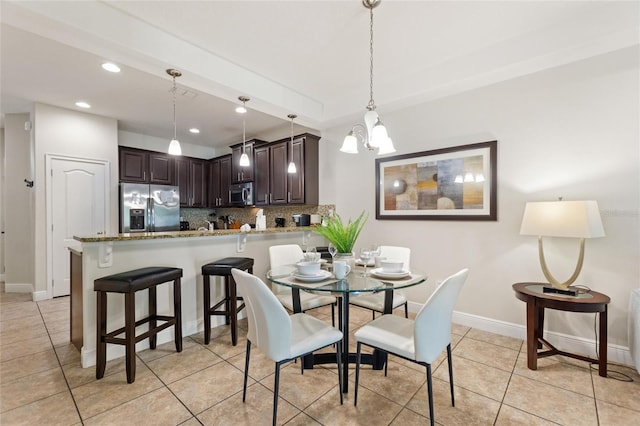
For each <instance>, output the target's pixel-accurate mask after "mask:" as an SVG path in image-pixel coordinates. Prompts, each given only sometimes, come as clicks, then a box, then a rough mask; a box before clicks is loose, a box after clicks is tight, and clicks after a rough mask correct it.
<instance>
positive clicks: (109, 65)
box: [102, 62, 120, 72]
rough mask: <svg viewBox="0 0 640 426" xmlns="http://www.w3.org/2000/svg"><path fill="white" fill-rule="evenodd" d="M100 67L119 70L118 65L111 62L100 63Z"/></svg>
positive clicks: (114, 70) (106, 69) (112, 70)
mask: <svg viewBox="0 0 640 426" xmlns="http://www.w3.org/2000/svg"><path fill="white" fill-rule="evenodd" d="M102 69H103V70H105V71H109V72H120V67H119V66H117V65H116V64H114V63H113V62H105V63H104V64H102Z"/></svg>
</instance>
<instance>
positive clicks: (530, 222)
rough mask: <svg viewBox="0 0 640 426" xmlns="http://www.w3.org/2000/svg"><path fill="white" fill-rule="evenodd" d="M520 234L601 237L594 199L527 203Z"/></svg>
mask: <svg viewBox="0 0 640 426" xmlns="http://www.w3.org/2000/svg"><path fill="white" fill-rule="evenodd" d="M520 234H521V235H537V236H547V237H572V238H597V237H604V236H605V233H604V228H603V227H602V220H601V219H600V210H599V209H598V203H597V202H596V201H592V200H591V201H541V202H530V203H527V205H526V206H525V209H524V215H523V217H522V225H521V227H520Z"/></svg>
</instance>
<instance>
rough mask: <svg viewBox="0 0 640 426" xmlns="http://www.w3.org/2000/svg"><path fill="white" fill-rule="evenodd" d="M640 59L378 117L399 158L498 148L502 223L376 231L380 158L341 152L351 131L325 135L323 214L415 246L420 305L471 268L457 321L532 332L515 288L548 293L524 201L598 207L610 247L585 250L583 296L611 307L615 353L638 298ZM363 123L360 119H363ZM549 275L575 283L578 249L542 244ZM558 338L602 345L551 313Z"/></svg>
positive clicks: (629, 54)
mask: <svg viewBox="0 0 640 426" xmlns="http://www.w3.org/2000/svg"><path fill="white" fill-rule="evenodd" d="M638 73H639V69H638V50H637V47H636V48H630V49H625V50H621V51H617V52H613V53H610V54H607V55H602V56H600V57H594V58H591V59H588V60H584V61H580V62H577V63H573V64H570V65H567V66H563V67H560V68H556V69H552V70H548V71H544V72H540V73H537V74H533V75H529V76H525V77H521V78H518V79H514V80H511V81H507V82H503V83H499V84H495V85H492V86H488V87H485V88H481V89H477V90H474V91H470V92H467V93H464V94H460V95H457V96H452V97H449V98H445V99H441V100H438V101H433V102H428V103H424V104H422V105H419V106H417V107H414V108H408V109H404V110H401V111H395V112H385V111H383V110H379V113H380V115H381V118H382V119H383V120H384V123H385V125H386V126H387V129H388V130H389V134H390V136H391V137H392V138H393V141H394V143H395V146H396V149H398V152H397V154H402V153H411V152H418V151H425V150H430V149H436V148H442V147H450V146H456V145H463V144H468V143H474V142H482V141H489V140H498V221H496V222H471V221H469V222H465V221H463V222H460V221H426V220H425V221H404V220H401V221H381V220H376V219H375V182H374V179H375V174H374V173H375V170H374V169H375V164H374V158H375V157H374V155H373V154H370V153H368V152H367V153H364V152H362V150H361V152H360V154H358V155H356V156H354V155H348V154H343V153H341V152H339V148H340V144H341V141H342V138H343V137H344V135H345V134H346V132H347V131H348V130H349V127H350V126H351V125H352V124H353V123H348V124H345V125H343V126H340V127H335V128H331V129H326V130H325V131H323V133H322V135H323V139H322V143H321V144H320V146H321V153H320V155H321V170H320V173H321V179H320V182H321V188H320V202H321V203H322V204H327V203H335V204H336V206H337V209H338V212H339V213H340V214H341V215H342V216H345V217H355V216H357V215H358V214H359V213H360V211H362V210H363V209H364V210H366V211H368V212H369V221H368V223H367V225H366V228H365V231H364V233H363V235H362V236H361V237H360V240H359V243H360V244H366V243H373V242H377V243H384V244H391V245H407V246H409V247H411V248H412V265H415V266H419V267H420V268H422V269H424V270H425V271H427V272H428V274H429V276H430V279H429V284H428V285H425V286H417V287H414V288H412V289H410V291H408V292H407V293H408V297H409V299H410V300H412V301H415V302H420V303H422V302H424V301H425V300H426V298H427V297H428V295H429V294H430V292H431V291H432V290H433V287H434V285H435V282H436V280H439V279H442V278H444V277H446V276H447V275H449V274H451V273H453V272H456V271H457V270H458V269H460V268H462V267H469V268H470V276H469V280H468V282H467V284H466V286H465V288H464V289H463V292H462V294H461V296H460V299H459V301H458V303H457V306H456V310H457V311H461V312H464V313H467V314H471V315H477V316H480V317H484V318H489V319H493V320H497V321H504V322H507V323H511V324H520V325H523V324H524V323H525V305H524V303H523V302H520V301H518V300H516V298H515V297H514V292H513V290H512V288H511V285H512V284H513V283H516V282H521V281H544V277H543V275H542V272H541V269H540V265H539V262H538V253H537V241H536V238H535V237H529V236H520V235H519V228H520V222H521V219H522V213H523V210H524V205H525V203H526V202H527V201H539V200H555V199H557V197H559V196H562V197H564V199H566V200H582V199H595V200H597V201H598V203H599V207H600V209H601V212H602V220H603V224H604V228H605V231H606V234H607V236H606V237H605V238H599V239H592V240H588V241H587V243H586V256H585V264H584V267H583V270H582V273H581V275H580V277H579V279H578V284H585V285H588V286H589V287H591V288H592V289H594V290H596V291H601V292H604V293H605V294H607V295H609V296H610V297H611V304H610V306H609V343H610V344H614V345H622V346H624V347H626V346H628V345H627V314H628V303H629V294H630V291H631V289H633V288H635V287H638V286H639V284H640V247H639V245H640V230H639V228H640V215H639V212H640V202H639V198H640V187H639V185H640V170H639V169H640V161H639V159H640V152H639V151H640V150H639V142H638V141H639V140H640V139H639V137H640V136H639V133H640V132H639V130H638V127H639V123H638V121H639V120H638V117H639V116H640V108H639V84H638ZM363 113H364V111H363ZM545 249H546V250H545V253H546V254H547V259H548V262H549V264H550V265H549V266H550V269H551V270H552V272H553V273H554V275H556V276H557V277H558V278H565V277H567V278H568V276H569V275H570V274H571V272H572V271H573V268H574V266H575V261H576V259H577V252H578V245H577V241H576V242H573V241H558V240H554V241H551V242H549V243H548V244H545ZM546 325H547V327H548V328H549V329H551V330H553V331H557V332H561V333H566V334H568V335H571V336H578V337H581V338H584V339H590V340H593V339H594V334H593V315H592V314H576V313H562V312H550V313H548V314H547V323H546Z"/></svg>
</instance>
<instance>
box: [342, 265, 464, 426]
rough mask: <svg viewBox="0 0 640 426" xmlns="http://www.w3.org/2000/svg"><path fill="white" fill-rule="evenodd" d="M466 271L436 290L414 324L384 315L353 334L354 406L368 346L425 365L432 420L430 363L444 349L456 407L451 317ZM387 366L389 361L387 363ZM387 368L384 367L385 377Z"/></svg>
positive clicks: (412, 321) (447, 280)
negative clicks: (361, 357) (364, 351)
mask: <svg viewBox="0 0 640 426" xmlns="http://www.w3.org/2000/svg"><path fill="white" fill-rule="evenodd" d="M468 274H469V270H468V269H463V270H461V271H459V272H457V273H456V274H454V275H451V276H450V277H448V278H447V279H445V280H444V281H442V283H441V284H440V285H439V286H438V287H437V288H436V290H435V291H434V292H433V294H432V295H431V297H429V300H427V302H426V303H425V304H424V306H423V307H422V309H420V312H418V315H417V316H416V319H415V320H410V319H407V318H402V317H399V316H397V315H383V316H381V317H379V318H378V319H375V320H373V321H371V322H370V323H368V324H366V325H364V326H363V327H361V328H360V329H359V330H358V331H356V333H355V338H356V342H358V347H357V354H356V384H355V392H354V396H353V405H357V404H358V384H359V381H360V356H361V354H360V350H361V347H362V345H363V344H364V345H367V346H370V347H372V348H376V349H379V350H382V351H384V352H387V353H389V354H393V355H396V356H399V357H400V358H404V359H406V360H409V361H412V362H415V363H417V364H420V365H424V366H425V367H426V368H427V392H428V397H429V417H430V418H431V425H434V424H435V421H434V417H433V386H432V376H431V363H432V362H433V361H434V360H435V359H436V358H437V357H438V355H440V353H441V352H442V350H443V349H444V348H445V347H446V348H447V362H448V364H449V386H450V390H451V406H453V407H455V399H454V396H453V365H452V364H451V317H452V315H453V307H454V305H455V303H456V299H457V298H458V294H459V293H460V289H462V286H463V284H464V282H465V281H466V279H467V275H468ZM387 363H388V360H387ZM386 374H387V366H386V365H385V375H386Z"/></svg>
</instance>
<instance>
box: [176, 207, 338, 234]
mask: <svg viewBox="0 0 640 426" xmlns="http://www.w3.org/2000/svg"><path fill="white" fill-rule="evenodd" d="M260 208H262V210H263V212H264V215H265V216H266V217H267V228H273V227H275V218H276V217H283V218H284V219H285V226H295V223H294V222H293V215H294V214H319V215H320V216H329V215H330V213H331V212H333V211H335V208H336V207H335V205H334V204H321V205H317V206H316V205H314V206H307V205H295V206H263V207H230V208H222V207H218V208H214V209H191V208H182V209H180V218H181V219H180V220H185V221H187V222H189V228H190V229H193V230H197V229H198V228H200V227H204V228H207V227H208V225H207V222H206V221H207V220H208V221H212V222H214V223H215V225H216V227H217V228H223V227H224V226H223V221H222V220H221V218H222V217H226V216H228V217H229V218H230V219H231V218H232V219H235V220H237V221H239V222H240V224H241V225H242V224H245V223H248V224H251V225H254V224H255V223H256V214H257V213H258V210H259V209H260Z"/></svg>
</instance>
